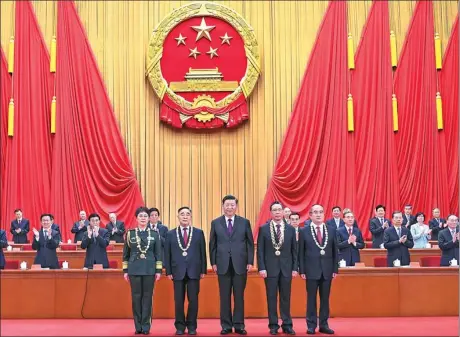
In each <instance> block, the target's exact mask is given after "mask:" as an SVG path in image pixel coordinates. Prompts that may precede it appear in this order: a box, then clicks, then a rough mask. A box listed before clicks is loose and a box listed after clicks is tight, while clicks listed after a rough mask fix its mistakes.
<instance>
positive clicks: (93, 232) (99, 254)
mask: <svg viewBox="0 0 460 337" xmlns="http://www.w3.org/2000/svg"><path fill="white" fill-rule="evenodd" d="M100 222H101V218H100V217H99V215H98V214H96V213H92V214H90V216H89V227H88V230H87V231H86V232H85V234H84V235H83V240H82V241H81V248H82V249H86V258H85V268H90V269H92V268H93V265H95V264H102V266H103V267H104V268H109V259H108V258H107V246H108V245H109V242H110V234H109V231H108V230H107V229H105V228H100V227H99V224H100Z"/></svg>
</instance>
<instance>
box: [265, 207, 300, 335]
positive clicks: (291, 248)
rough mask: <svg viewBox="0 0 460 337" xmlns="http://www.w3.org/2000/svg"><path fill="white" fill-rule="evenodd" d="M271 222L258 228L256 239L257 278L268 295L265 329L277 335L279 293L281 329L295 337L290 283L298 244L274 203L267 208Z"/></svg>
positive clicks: (294, 233)
mask: <svg viewBox="0 0 460 337" xmlns="http://www.w3.org/2000/svg"><path fill="white" fill-rule="evenodd" d="M270 212H271V215H272V220H271V221H270V222H269V223H268V224H265V225H263V226H262V227H260V230H259V236H258V238H257V262H258V266H259V274H260V276H261V277H263V278H264V281H265V290H266V292H267V305H268V328H269V329H270V334H271V335H276V334H278V329H279V328H280V326H279V324H278V310H277V302H278V293H279V295H280V313H281V319H282V320H283V323H282V325H281V328H282V329H283V332H284V333H286V334H288V335H295V331H294V330H293V329H292V317H291V283H292V278H293V277H296V276H297V269H298V265H297V240H296V232H295V229H294V227H292V226H291V225H288V224H286V223H285V222H284V221H283V206H282V205H281V203H280V202H278V201H275V202H273V203H272V204H271V205H270Z"/></svg>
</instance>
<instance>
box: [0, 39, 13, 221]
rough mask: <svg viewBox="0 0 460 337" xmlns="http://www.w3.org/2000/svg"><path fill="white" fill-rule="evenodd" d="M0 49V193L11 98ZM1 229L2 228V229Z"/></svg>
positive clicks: (8, 80) (6, 66)
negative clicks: (0, 60)
mask: <svg viewBox="0 0 460 337" xmlns="http://www.w3.org/2000/svg"><path fill="white" fill-rule="evenodd" d="M0 49H1V53H2V65H1V73H0V74H1V76H0V81H1V82H0V84H1V88H0V90H1V95H2V96H1V101H0V104H1V107H0V110H1V116H0V142H1V143H0V192H1V191H2V189H3V184H4V181H3V180H4V179H5V175H4V174H3V172H5V171H4V170H5V162H6V149H7V142H8V104H9V102H10V98H11V75H10V74H9V73H8V64H7V61H6V56H5V53H4V52H3V48H0ZM3 199H5V195H4V194H3V193H2V194H1V197H0V205H1V204H2V200H3ZM7 219H8V218H5V217H4V215H3V212H0V224H1V225H3V224H6V220H7ZM2 228H3V227H2Z"/></svg>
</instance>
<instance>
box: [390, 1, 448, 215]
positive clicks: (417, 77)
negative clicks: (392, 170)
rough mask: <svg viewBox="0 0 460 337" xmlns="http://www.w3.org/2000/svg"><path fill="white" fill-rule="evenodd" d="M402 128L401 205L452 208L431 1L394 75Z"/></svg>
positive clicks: (423, 4) (423, 5)
mask: <svg viewBox="0 0 460 337" xmlns="http://www.w3.org/2000/svg"><path fill="white" fill-rule="evenodd" d="M394 86H395V92H396V95H397V97H398V109H399V131H398V133H397V134H396V136H395V138H396V153H397V162H398V170H399V186H400V206H401V207H402V206H403V205H405V204H412V205H413V206H414V209H416V210H417V211H421V212H424V213H425V214H426V216H430V215H431V210H432V208H433V207H439V208H440V209H441V212H442V214H443V215H446V214H447V213H448V212H449V198H448V190H449V189H448V186H447V174H446V165H447V160H446V146H445V139H444V138H445V137H444V136H445V134H444V132H443V131H438V130H437V119H436V91H437V88H436V66H435V54H434V19H433V3H432V2H431V1H419V2H417V4H416V7H415V10H414V15H413V17H412V21H411V23H410V26H409V29H408V32H407V36H406V40H405V42H404V45H403V48H402V50H401V55H400V60H399V65H398V69H397V71H396V75H395V82H394Z"/></svg>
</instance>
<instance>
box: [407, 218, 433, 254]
mask: <svg viewBox="0 0 460 337" xmlns="http://www.w3.org/2000/svg"><path fill="white" fill-rule="evenodd" d="M415 218H416V219H417V222H416V223H415V224H413V225H412V226H411V228H410V233H411V234H412V237H413V238H414V248H426V247H427V243H428V240H430V239H431V230H430V227H428V225H425V224H424V221H425V214H423V213H421V212H420V213H417V214H416V215H415Z"/></svg>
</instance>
